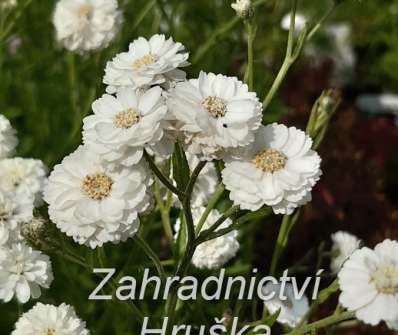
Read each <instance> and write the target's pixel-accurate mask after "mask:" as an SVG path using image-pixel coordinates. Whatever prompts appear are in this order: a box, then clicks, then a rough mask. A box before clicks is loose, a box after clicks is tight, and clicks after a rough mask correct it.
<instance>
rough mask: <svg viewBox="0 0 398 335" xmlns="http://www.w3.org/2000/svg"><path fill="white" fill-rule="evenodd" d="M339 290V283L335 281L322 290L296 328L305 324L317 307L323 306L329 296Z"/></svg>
mask: <svg viewBox="0 0 398 335" xmlns="http://www.w3.org/2000/svg"><path fill="white" fill-rule="evenodd" d="M338 289H339V283H338V280H337V279H336V280H335V281H334V282H333V283H332V284H330V285H329V286H328V287H327V288H325V289H323V290H322V291H321V292H319V295H318V298H317V299H316V300H315V301H314V302H313V304H312V305H311V307H310V309H309V310H308V312H307V313H306V314H305V315H304V317H303V318H302V320H301V321H300V323H299V324H298V326H297V327H298V328H300V327H301V326H303V325H305V324H307V320H309V318H310V317H311V315H312V314H313V313H314V312H315V311H316V310H317V309H318V307H319V306H320V305H321V304H323V303H324V302H325V301H326V300H328V299H329V298H330V296H331V295H332V294H333V293H335V292H337V291H338Z"/></svg>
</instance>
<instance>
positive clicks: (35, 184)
mask: <svg viewBox="0 0 398 335" xmlns="http://www.w3.org/2000/svg"><path fill="white" fill-rule="evenodd" d="M46 174H47V168H46V167H45V166H44V164H43V162H42V161H40V160H38V159H31V158H19V157H16V158H8V159H3V160H0V191H2V192H8V193H11V194H13V196H14V200H15V201H19V200H18V199H19V198H21V201H24V199H25V198H26V197H30V198H31V199H32V201H34V204H35V205H39V204H41V202H42V192H43V187H44V184H45V182H46Z"/></svg>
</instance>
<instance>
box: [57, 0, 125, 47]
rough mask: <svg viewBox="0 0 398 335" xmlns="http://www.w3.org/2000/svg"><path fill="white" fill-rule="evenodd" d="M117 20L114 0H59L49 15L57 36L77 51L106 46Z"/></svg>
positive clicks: (112, 36) (120, 20)
mask: <svg viewBox="0 0 398 335" xmlns="http://www.w3.org/2000/svg"><path fill="white" fill-rule="evenodd" d="M121 22H122V15H121V12H120V11H119V10H118V3H117V0H60V1H58V3H57V5H56V7H55V12H54V17H53V23H54V26H55V29H56V33H57V40H58V41H59V42H61V43H62V44H63V45H64V47H65V48H66V49H68V50H71V51H76V52H79V53H82V52H84V51H90V50H97V49H102V48H105V47H107V46H108V44H109V43H110V42H111V41H112V39H113V38H114V37H115V35H116V34H117V32H118V30H119V27H120V25H121Z"/></svg>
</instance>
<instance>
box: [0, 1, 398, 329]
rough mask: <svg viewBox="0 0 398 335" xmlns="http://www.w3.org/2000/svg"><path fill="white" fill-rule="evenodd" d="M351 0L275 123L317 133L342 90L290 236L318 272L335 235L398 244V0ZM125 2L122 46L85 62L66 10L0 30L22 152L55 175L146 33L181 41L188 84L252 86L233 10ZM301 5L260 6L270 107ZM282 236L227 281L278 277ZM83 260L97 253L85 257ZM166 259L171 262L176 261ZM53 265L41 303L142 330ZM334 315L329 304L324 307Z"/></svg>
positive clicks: (258, 246) (130, 250)
mask: <svg viewBox="0 0 398 335" xmlns="http://www.w3.org/2000/svg"><path fill="white" fill-rule="evenodd" d="M1 1H3V0H0V3H1ZM336 1H337V0H336ZM339 2H341V4H340V5H339V7H338V8H337V9H336V10H335V11H334V13H333V14H332V15H331V16H330V18H329V19H328V20H327V21H326V22H325V24H324V26H323V28H322V29H321V30H320V31H319V33H318V34H317V35H316V36H315V37H314V38H313V39H312V40H311V42H310V43H308V44H307V45H306V47H305V49H304V52H303V55H302V57H301V58H300V59H299V61H298V62H297V63H296V64H295V65H294V66H293V67H292V69H291V71H290V72H289V74H288V77H287V80H286V81H285V82H284V84H283V86H282V88H281V90H280V92H279V94H278V95H277V97H276V98H275V99H274V101H273V102H272V104H271V106H270V108H269V109H268V110H267V112H266V114H265V115H264V120H265V122H272V121H281V122H285V123H287V124H289V125H295V126H297V127H300V128H305V125H306V122H307V120H308V117H309V113H310V111H311V107H312V105H313V103H314V102H315V100H316V98H317V97H318V96H319V95H320V94H321V93H322V91H323V90H324V89H326V88H336V89H337V90H338V92H339V94H340V95H341V98H342V103H341V105H340V107H339V109H338V110H337V112H336V115H335V116H334V119H333V120H332V122H331V125H330V129H329V132H328V134H327V137H326V139H325V141H324V142H323V144H322V147H321V149H320V154H321V156H322V157H323V167H322V169H323V171H324V176H323V178H322V179H321V182H320V183H319V184H318V185H317V187H316V189H315V191H314V200H313V202H312V203H311V204H310V205H308V206H306V208H305V210H304V215H303V217H302V219H301V221H300V224H298V225H297V229H296V230H295V232H294V233H293V235H292V241H291V244H290V246H289V250H288V252H287V254H286V255H285V258H284V259H283V260H282V263H283V264H286V267H290V266H292V265H293V264H294V263H295V262H296V261H297V260H301V259H303V257H304V256H308V260H307V264H314V265H313V267H314V269H315V268H316V266H319V265H324V267H325V268H326V267H327V266H328V260H327V259H323V258H322V257H321V258H320V259H319V257H316V256H314V255H311V253H309V254H307V252H308V251H309V250H310V251H311V250H318V251H319V250H321V251H323V250H327V249H328V248H329V249H330V234H331V233H333V232H335V231H337V230H345V231H349V232H352V233H354V234H355V235H357V236H359V237H360V238H361V239H363V240H364V242H365V243H366V244H367V245H369V246H374V245H375V244H376V243H378V242H380V241H382V240H383V239H385V238H394V239H398V206H397V204H398V0H366V1H361V2H360V1H356V0H346V1H339ZM119 3H120V7H121V8H122V9H123V12H124V24H123V28H122V31H121V32H120V33H119V34H118V37H117V38H116V40H115V41H114V42H113V43H112V44H111V45H110V46H109V47H108V48H107V49H105V50H102V51H99V52H96V53H90V54H86V55H81V56H80V55H74V54H71V53H70V52H67V51H66V50H64V49H62V48H61V47H60V46H58V45H57V43H56V42H55V38H54V28H53V25H52V22H51V20H52V12H53V9H54V5H55V1H50V0H47V1H43V0H33V1H29V0H25V1H24V0H19V3H18V7H17V9H16V10H15V11H14V12H13V13H12V14H10V15H11V16H10V17H8V18H7V20H2V21H1V22H0V24H1V25H2V26H1V27H2V29H0V31H3V32H4V31H6V34H5V35H2V39H1V45H0V112H1V113H2V114H4V115H5V116H6V117H7V118H9V119H10V121H11V123H12V124H13V126H14V127H15V128H16V129H17V130H18V135H19V140H20V144H19V146H18V155H19V156H22V157H34V158H40V159H42V160H43V161H44V162H45V163H46V164H47V166H48V167H49V168H50V169H51V168H52V166H53V165H54V164H56V163H58V162H60V160H61V159H62V158H63V157H64V156H65V155H67V154H68V153H70V152H71V151H73V150H74V149H75V148H76V146H77V145H78V144H79V143H80V142H81V138H80V136H81V135H80V130H81V120H82V118H83V117H84V116H85V115H87V114H89V113H90V111H91V103H92V102H93V100H94V99H95V98H96V97H99V96H100V95H101V94H102V93H103V91H104V87H103V85H102V76H103V74H104V71H103V69H104V67H105V63H106V61H107V60H109V59H111V58H112V57H113V56H114V55H115V54H116V53H118V52H121V51H124V50H126V49H127V47H128V44H129V42H131V41H132V40H134V39H135V38H137V37H138V36H145V37H149V36H151V35H152V34H154V33H165V34H166V35H168V36H172V37H173V38H174V39H175V40H177V41H179V42H182V43H183V44H184V45H185V46H186V48H187V49H188V51H189V52H190V61H191V63H192V65H191V66H190V67H188V68H186V71H187V72H188V76H189V77H196V76H197V75H198V73H199V71H200V70H204V71H207V72H215V73H224V74H227V75H234V76H239V77H241V78H242V77H243V73H244V69H245V62H246V48H247V47H246V38H247V36H246V33H245V30H244V25H243V23H242V21H241V20H240V19H238V18H237V17H236V15H235V12H234V11H233V10H232V8H231V7H230V3H231V2H230V1H228V0H200V1H180V0H120V1H119ZM330 6H331V1H326V0H316V1H315V0H312V1H311V0H302V1H300V2H299V14H300V16H302V18H304V19H305V20H308V22H312V21H314V20H316V19H319V18H320V17H321V16H322V15H323V14H324V13H325V12H326V11H327V10H328V8H330ZM289 8H290V7H289V2H288V1H277V0H268V1H265V2H264V3H263V4H262V5H261V6H259V7H258V8H257V9H256V22H257V25H258V27H257V37H256V39H255V42H254V49H255V54H254V61H255V70H254V71H255V72H254V79H255V80H254V87H255V90H256V92H257V93H258V95H259V96H260V99H262V98H263V97H264V95H265V94H266V92H267V90H268V89H269V87H270V85H271V84H272V81H273V79H274V78H275V75H276V73H277V71H278V70H279V67H280V65H281V63H282V61H283V57H284V54H285V48H286V38H287V32H286V30H285V29H284V28H283V27H282V25H281V22H282V19H283V17H284V16H285V15H286V14H288V12H289ZM0 10H1V9H0ZM10 22H11V23H12V24H11V25H10ZM5 28H7V29H8V28H9V29H8V30H7V29H5ZM145 220H147V221H148V222H151V226H150V228H148V229H147V230H146V232H145V233H146V234H148V235H150V236H153V237H155V239H153V240H154V241H156V242H154V248H156V249H157V250H158V251H159V253H160V254H161V255H162V252H165V251H163V249H165V248H164V246H163V244H164V243H165V242H164V241H163V238H162V236H161V225H160V221H159V218H158V217H149V218H146V219H145ZM253 230H255V232H256V234H252V232H253ZM277 231H278V225H277V224H273V222H272V221H270V220H268V221H267V222H264V224H261V225H259V224H257V225H255V226H253V225H252V226H250V228H248V230H247V231H245V232H243V235H242V238H246V237H247V240H246V241H245V242H246V243H245V244H244V247H243V248H242V250H241V251H240V257H239V258H237V260H236V261H235V263H234V264H232V265H231V267H230V269H229V271H230V272H231V273H234V274H237V273H242V272H243V273H244V272H245V271H247V270H248V264H249V265H250V264H251V265H250V266H249V268H251V267H258V268H259V269H262V270H266V269H267V266H268V264H269V258H270V256H271V254H272V249H273V247H274V245H273V243H267V241H274V240H275V238H276V235H277ZM253 236H255V237H253ZM249 239H250V240H249ZM162 243H163V244H162ZM71 247H72V244H71ZM73 248H75V249H77V247H76V246H73ZM106 248H107V255H108V257H109V258H110V260H109V262H112V264H116V265H117V266H119V268H121V267H124V266H126V268H125V270H126V273H129V274H131V275H133V274H135V273H140V272H141V271H142V269H143V268H144V267H145V264H143V263H142V261H141V258H142V257H140V255H139V254H138V251H137V250H136V249H135V247H134V245H133V244H132V243H126V244H124V245H123V246H119V247H118V248H117V249H116V248H115V247H113V246H107V247H106ZM80 252H81V253H89V251H87V250H86V249H85V248H81V249H80ZM165 253H166V254H164V255H162V257H163V259H167V257H168V256H169V255H167V252H165ZM318 254H319V253H318ZM127 255H130V256H127ZM87 257H88V258H90V255H88V256H87ZM127 257H128V258H127ZM93 262H94V261H93ZM308 266H309V268H307V270H308V271H312V270H311V265H308ZM54 267H55V268H56V270H55V272H56V273H57V274H58V275H57V277H56V279H55V281H54V284H53V286H52V288H51V290H49V291H47V292H45V293H44V298H43V301H48V302H57V303H60V302H62V301H65V302H67V303H71V304H73V305H74V306H75V308H76V309H77V312H78V314H79V315H80V316H81V317H82V318H83V319H85V320H87V323H88V325H89V326H90V328H91V329H92V330H93V333H94V334H124V335H126V334H134V333H133V332H132V329H134V322H135V321H134V318H132V317H131V314H130V313H131V312H130V311H129V309H125V313H124V314H120V313H115V312H114V310H115V309H114V308H113V303H111V302H109V303H95V304H94V303H88V302H87V296H88V294H89V292H90V290H91V289H92V288H93V287H95V285H96V283H97V281H96V279H95V278H94V277H93V276H92V275H90V273H87V271H86V273H84V271H82V269H81V268H79V267H78V266H75V265H71V264H69V263H67V262H65V261H62V260H56V263H55V265H54ZM204 275H205V274H203V273H202V274H201V273H198V276H204ZM199 303H200V302H199ZM220 304H221V306H224V305H225V309H227V306H229V304H228V302H220ZM158 305H159V304H158V302H152V303H148V304H142V306H141V307H142V308H143V309H144V311H146V312H148V313H150V314H151V315H152V314H156V313H161V310H160V309H159V307H158ZM24 308H25V309H27V307H26V306H25V307H24ZM212 308H213V307H208V306H206V307H204V308H203V309H201V310H202V311H201V312H200V313H198V314H200V315H196V314H197V312H196V311H188V316H187V321H189V319H190V318H193V317H197V318H203V320H204V321H205V320H206V319H207V318H208V317H209V316H211V315H212ZM214 308H215V307H214ZM223 308H224V307H223ZM18 310H20V306H17V305H16V304H7V305H4V304H2V305H0V329H1V330H0V333H1V334H8V333H9V332H10V330H11V329H12V326H13V324H14V322H15V321H16V319H17V316H18ZM217 310H219V307H217ZM328 312H329V310H328V306H325V310H324V311H322V310H321V311H320V313H321V314H322V313H325V314H326V313H328ZM202 314H203V315H202ZM189 315H190V316H189ZM213 317H214V316H213ZM336 334H350V335H351V334H378V335H383V334H392V332H391V331H388V330H387V329H386V328H385V327H384V326H381V327H379V328H372V329H371V328H368V327H363V326H361V325H356V324H354V325H347V326H345V327H344V328H341V329H339V330H338V331H337V332H336Z"/></svg>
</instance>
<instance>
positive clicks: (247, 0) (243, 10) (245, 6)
mask: <svg viewBox="0 0 398 335" xmlns="http://www.w3.org/2000/svg"><path fill="white" fill-rule="evenodd" d="M231 7H232V8H233V9H234V10H235V12H236V14H237V15H238V16H239V17H241V18H244V19H246V18H248V17H250V16H251V15H252V11H253V7H252V2H251V0H236V2H234V3H232V4H231Z"/></svg>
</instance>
